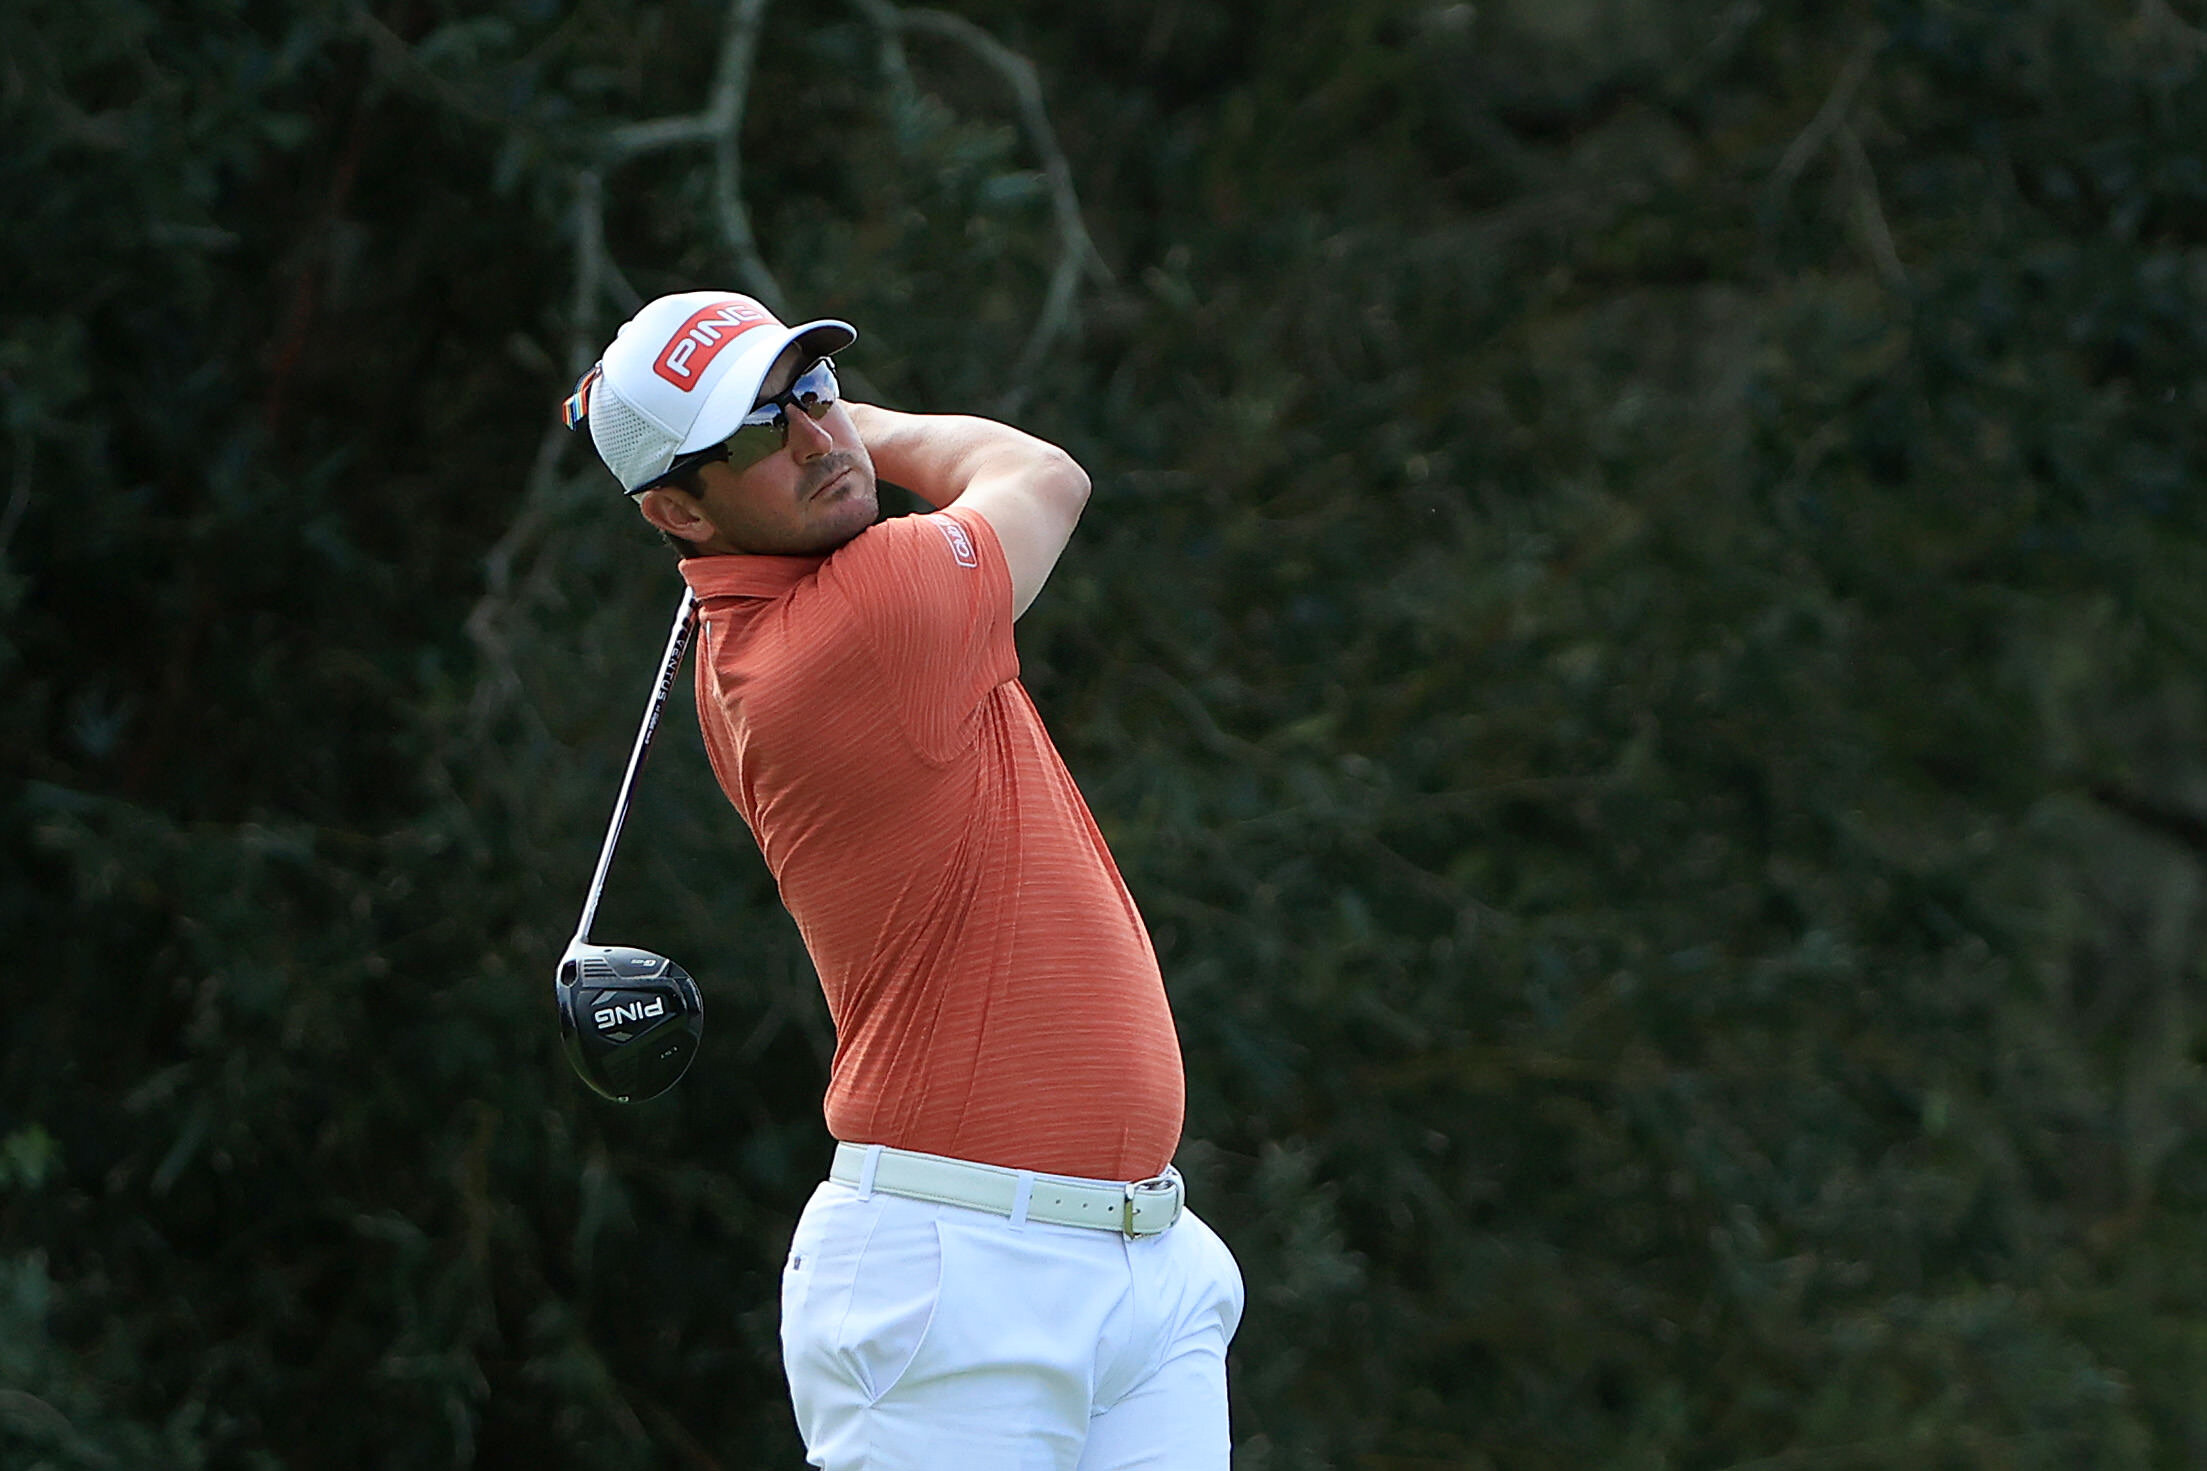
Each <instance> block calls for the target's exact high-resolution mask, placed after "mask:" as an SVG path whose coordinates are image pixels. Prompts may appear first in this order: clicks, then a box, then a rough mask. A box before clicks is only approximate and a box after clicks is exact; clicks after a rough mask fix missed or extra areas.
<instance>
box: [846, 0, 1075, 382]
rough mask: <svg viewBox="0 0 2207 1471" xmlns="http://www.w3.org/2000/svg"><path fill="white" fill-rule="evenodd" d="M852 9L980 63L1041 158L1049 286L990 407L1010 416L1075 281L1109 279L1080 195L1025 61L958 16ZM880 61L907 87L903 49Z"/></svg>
mask: <svg viewBox="0 0 2207 1471" xmlns="http://www.w3.org/2000/svg"><path fill="white" fill-rule="evenodd" d="M853 3H855V4H856V5H857V6H858V8H859V10H860V11H862V12H864V14H865V15H866V17H867V19H869V20H871V21H872V22H873V23H874V24H875V25H876V26H878V27H880V28H881V30H882V32H883V34H884V35H885V36H893V35H894V34H895V33H896V32H898V31H905V30H909V31H921V32H925V33H927V34H929V35H933V36H937V37H940V38H942V39H944V40H947V41H952V42H955V43H956V44H958V45H960V46H963V47H964V48H965V49H966V50H968V51H970V52H972V53H973V54H974V55H975V56H976V57H978V58H980V60H981V61H983V62H984V63H986V64H987V65H988V66H989V67H991V68H992V69H993V70H994V71H995V72H996V73H997V75H999V76H1001V77H1002V78H1003V79H1004V81H1005V83H1006V85H1008V86H1009V87H1010V88H1011V92H1012V96H1013V98H1014V99H1015V100H1016V101H1017V103H1018V104H1019V118H1020V122H1021V124H1022V125H1023V126H1024V128H1025V130H1026V133H1027V137H1028V140H1029V141H1030V142H1031V143H1033V145H1034V149H1035V152H1036V153H1037V154H1039V155H1041V158H1042V176H1043V178H1044V180H1045V181H1046V182H1047V183H1048V185H1049V189H1050V209H1051V214H1052V217H1053V219H1054V221H1055V223H1056V226H1057V235H1058V257H1057V263H1056V265H1055V266H1054V267H1052V269H1051V271H1050V284H1049V286H1048V288H1047V289H1045V291H1044V292H1043V297H1042V308H1041V310H1040V311H1039V312H1038V313H1037V314H1036V317H1035V324H1034V327H1033V328H1032V329H1031V330H1030V331H1029V332H1028V334H1027V342H1026V345H1025V346H1024V347H1022V348H1021V349H1020V352H1019V357H1018V360H1017V361H1016V362H1014V363H1013V365H1012V371H1011V387H1009V388H1008V389H1006V390H1005V393H1004V396H1003V398H1002V399H1001V400H1000V401H999V403H998V405H997V411H998V412H999V413H1012V412H1015V411H1016V410H1017V409H1018V407H1019V405H1020V404H1021V403H1022V402H1024V401H1025V399H1026V396H1027V394H1028V392H1029V391H1030V390H1031V388H1032V385H1033V383H1034V375H1035V370H1036V369H1037V368H1039V367H1041V365H1042V360H1043V358H1044V357H1045V356H1047V355H1048V353H1049V351H1050V348H1051V346H1052V345H1053V344H1055V343H1056V341H1057V340H1058V338H1059V337H1061V336H1063V335H1064V333H1065V332H1066V330H1067V329H1068V328H1069V327H1071V326H1072V320H1073V304H1074V299H1075V296H1076V293H1077V292H1078V291H1079V289H1080V282H1081V277H1082V275H1083V274H1084V273H1085V274H1088V275H1090V276H1092V277H1094V278H1095V279H1096V280H1098V281H1100V282H1108V281H1109V280H1110V279H1111V268H1110V267H1109V266H1107V265H1106V264H1105V263H1104V258H1103V254H1102V252H1101V251H1099V250H1097V249H1096V242H1095V239H1094V237H1093V236H1091V235H1090V234H1089V233H1088V223H1087V220H1086V218H1085V217H1084V216H1083V215H1082V213H1081V204H1080V195H1079V193H1078V192H1077V191H1076V190H1075V189H1074V188H1073V170H1072V166H1071V165H1070V164H1068V163H1067V162H1066V160H1065V151H1064V150H1063V149H1062V148H1060V147H1059V146H1058V141H1057V133H1056V130H1055V129H1053V128H1052V127H1051V126H1050V112H1049V109H1048V107H1046V106H1045V105H1044V103H1043V99H1042V82H1041V79H1040V77H1039V75H1038V74H1037V73H1036V71H1035V67H1034V63H1033V62H1031V61H1029V60H1028V59H1027V58H1026V57H1024V56H1022V55H1020V54H1019V53H1018V52H1016V51H1014V50H1012V49H1011V48H1010V47H1009V46H1006V45H1005V44H1004V43H1003V42H1001V41H999V40H997V39H996V37H994V36H992V35H990V34H989V33H988V32H987V31H985V30H983V29H982V28H981V27H979V26H977V25H975V24H974V23H973V22H972V21H970V20H967V19H965V17H963V16H958V15H952V14H950V13H949V12H947V11H942V10H921V9H900V8H899V7H897V6H896V5H894V4H891V3H890V0H853ZM883 55H884V58H885V64H887V65H888V66H889V67H890V68H891V75H892V78H893V79H896V80H900V81H902V82H903V84H904V85H905V86H906V87H909V86H910V74H909V72H907V71H906V70H905V69H904V52H903V48H902V47H901V46H898V47H896V48H895V49H894V50H893V51H892V50H891V49H890V48H889V46H888V45H887V43H886V42H885V43H884V47H883Z"/></svg>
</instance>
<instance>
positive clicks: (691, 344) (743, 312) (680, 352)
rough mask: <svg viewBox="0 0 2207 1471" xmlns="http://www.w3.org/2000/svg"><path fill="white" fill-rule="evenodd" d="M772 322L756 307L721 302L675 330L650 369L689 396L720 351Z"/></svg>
mask: <svg viewBox="0 0 2207 1471" xmlns="http://www.w3.org/2000/svg"><path fill="white" fill-rule="evenodd" d="M773 320H774V319H773V318H772V317H771V316H769V315H767V313H766V312H765V311H764V310H763V309H762V308H759V307H756V306H753V305H751V304H750V303H749V302H743V301H724V302H722V303H720V304H719V305H718V306H709V307H706V308H705V309H704V310H703V311H701V312H698V313H697V314H696V315H695V316H692V317H691V318H690V319H689V320H688V321H687V322H684V323H683V324H682V325H681V326H680V327H679V328H677V329H676V331H675V334H674V335H673V336H672V337H670V338H668V339H667V345H666V346H665V347H663V348H661V349H659V360H658V361H657V362H655V363H653V364H652V365H651V370H652V371H653V372H654V373H657V374H658V375H659V376H660V377H662V378H664V379H666V380H667V381H668V382H669V383H672V384H673V385H674V386H675V387H677V388H679V389H681V390H682V391H683V392H684V393H688V392H689V391H690V390H691V389H693V388H695V387H697V385H698V383H699V382H700V381H701V380H702V379H703V378H704V376H705V370H706V369H707V368H709V367H711V366H712V365H713V359H714V358H717V357H719V356H720V350H721V349H722V348H724V347H726V346H727V345H728V344H729V343H731V342H734V341H735V340H736V339H737V338H738V337H741V336H742V335H743V334H744V333H746V332H748V331H750V330H751V329H752V328H753V327H763V326H765V325H766V324H767V323H769V322H772V321H773Z"/></svg>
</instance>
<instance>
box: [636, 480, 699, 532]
mask: <svg viewBox="0 0 2207 1471" xmlns="http://www.w3.org/2000/svg"><path fill="white" fill-rule="evenodd" d="M636 509H637V510H639V511H641V512H643V514H644V519H645V520H646V521H649V522H650V523H651V524H652V525H654V526H656V527H658V528H659V529H660V530H661V531H664V532H665V533H667V535H669V536H678V537H680V538H681V539H682V540H684V541H694V542H697V543H699V544H701V545H702V544H703V543H705V542H708V541H711V540H712V539H713V533H714V530H715V528H714V526H713V523H712V522H711V521H710V520H709V519H707V517H706V515H705V508H704V507H703V506H701V505H699V504H698V501H697V497H696V496H693V495H690V494H688V493H686V492H684V491H679V490H676V489H674V488H673V487H671V486H665V485H662V486H656V487H654V488H653V489H651V490H647V491H645V492H644V493H643V494H642V495H640V496H638V497H636Z"/></svg>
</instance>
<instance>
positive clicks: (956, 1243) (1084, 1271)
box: [568, 292, 1242, 1471]
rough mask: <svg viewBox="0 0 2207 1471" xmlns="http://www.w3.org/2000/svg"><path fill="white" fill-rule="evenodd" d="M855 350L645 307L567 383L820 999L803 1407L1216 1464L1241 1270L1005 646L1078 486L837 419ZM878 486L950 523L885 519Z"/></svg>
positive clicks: (865, 1449)
mask: <svg viewBox="0 0 2207 1471" xmlns="http://www.w3.org/2000/svg"><path fill="white" fill-rule="evenodd" d="M856 337H857V333H856V332H855V331H853V330H852V329H851V328H850V327H849V326H848V325H846V324H845V323H842V322H835V321H816V322H809V323H806V324H805V325H803V326H800V327H796V328H790V327H785V326H783V325H782V324H781V323H780V322H778V321H776V320H775V319H774V318H773V316H772V315H771V314H769V313H768V312H767V311H766V310H765V308H763V307H762V306H760V305H759V304H758V303H757V302H755V301H752V300H750V299H749V298H747V297H742V296H734V295H729V294H726V293H720V292H692V293H687V294H684V295H678V296H667V297H661V298H660V299H659V300H657V301H654V302H651V303H650V304H648V305H647V306H645V307H644V308H643V309H642V310H641V311H639V312H638V313H637V314H636V316H635V317H634V318H633V319H631V320H630V321H629V322H628V323H627V324H626V325H625V326H623V327H622V329H621V331H620V334H619V335H618V336H617V337H616V338H615V340H614V342H613V344H612V345H611V346H610V347H608V348H607V349H606V353H605V357H604V358H603V360H602V361H600V362H599V364H598V365H597V366H596V367H594V368H593V369H592V370H591V371H590V372H589V373H588V374H587V375H585V377H584V379H583V381H582V383H581V384H580V385H579V386H578V388H577V390H576V394H575V396H574V397H573V398H572V399H570V400H569V404H568V410H569V422H570V423H577V422H585V421H586V422H587V423H588V425H589V429H590V435H591V439H592V442H593V443H594V444H595V445H596V447H597V449H598V452H599V454H600V456H601V457H602V458H603V459H604V461H605V463H606V465H607V467H608V468H609V469H610V470H612V472H613V474H614V476H615V477H616V478H617V479H619V481H620V482H621V486H622V488H623V489H624V490H625V491H626V492H627V493H628V494H629V496H630V497H631V499H633V500H634V501H635V502H636V504H637V507H638V509H639V510H640V511H641V512H642V513H643V515H644V517H645V519H646V520H648V521H650V522H651V523H652V525H654V526H656V527H657V528H659V530H660V531H661V532H663V533H664V534H665V535H666V537H667V539H668V540H669V541H670V542H672V543H673V544H674V545H675V547H676V549H677V550H678V551H680V552H681V553H682V554H683V561H682V575H683V577H684V578H685V579H686V580H687V581H688V583H689V585H690V587H691V589H692V590H693V592H694V593H695V595H696V597H697V599H698V603H699V610H700V611H699V630H698V664H697V704H698V719H699V723H700V725H701V726H702V727H703V730H704V735H705V746H706V750H707V752H708V754H709V755H710V756H711V759H712V764H713V770H714V772H715V774H716V775H717V776H718V777H719V779H720V784H721V787H722V789H723V790H724V791H726V793H727V794H728V799H729V801H730V802H732V803H733V804H734V805H735V807H736V809H737V811H739V812H740V813H741V814H742V815H743V819H744V821H745V822H746V823H747V824H748V825H749V826H750V829H751V831H752V833H753V835H754V836H755V837H756V838H757V840H758V843H759V847H760V850H761V851H762V852H763V853H764V854H765V856H766V861H767V866H768V867H769V868H770V869H771V870H772V871H773V874H774V878H775V880H776V882H777V883H778V884H779V885H780V889H781V895H782V899H783V902H784V903H785V904H787V905H788V907H789V910H790V913H791V914H792V915H794V916H795V918H796V920H797V924H798V928H799V930H800V931H801V932H802V934H803V936H804V941H805V946H806V949H807V950H808V951H809V952H810V954H811V956H812V960H813V964H814V966H815V967H816V968H817V969H818V971H819V974H820V982H821V986H822V988H823V989H824V990H825V992H826V994H827V1001H828V1008H829V1011H830V1013H831V1014H832V1015H833V1017H834V1020H835V1029H836V1050H835V1061H834V1067H833V1075H832V1077H831V1079H830V1081H829V1085H828V1093H827V1123H828V1128H829V1131H830V1132H831V1133H833V1134H834V1135H835V1137H836V1139H837V1140H838V1141H839V1142H838V1144H837V1146H836V1150H835V1157H834V1164H833V1167H832V1168H831V1170H830V1172H829V1178H828V1179H827V1181H826V1182H824V1183H823V1184H822V1185H821V1186H820V1187H819V1189H818V1190H817V1191H816V1192H815V1193H814V1195H813V1197H812V1199H811V1201H810V1203H809V1204H807V1206H806V1207H805V1211H804V1214H803V1216H802V1218H801V1219H800V1220H799V1222H798V1225H797V1231H796V1236H795V1239H794V1240H793V1241H792V1243H791V1247H790V1255H789V1261H788V1265H787V1266H786V1268H785V1269H784V1271H783V1276H782V1348H783V1363H784V1365H785V1367H786V1369H787V1371H788V1374H789V1385H790V1394H791V1397H792V1399H793V1400H794V1402H795V1405H796V1411H797V1423H798V1427H799V1429H800V1431H801V1432H802V1434H803V1436H804V1440H805V1445H806V1448H807V1451H808V1454H809V1459H810V1460H811V1462H812V1464H814V1465H816V1466H821V1467H825V1468H829V1471H843V1468H859V1467H865V1468H882V1471H886V1468H923V1467H924V1468H943V1471H953V1468H955V1471H992V1468H998V1467H1001V1468H1005V1471H1012V1468H1020V1471H1025V1468H1031V1467H1051V1468H1065V1471H1072V1468H1076V1467H1078V1468H1081V1471H1105V1468H1134V1467H1143V1468H1183V1467H1185V1468H1218V1471H1223V1468H1224V1467H1225V1466H1226V1464H1227V1451H1228V1437H1227V1417H1226V1368H1225V1365H1226V1345H1227V1343H1228V1341H1229V1340H1230V1339H1231V1338H1232V1337H1233V1333H1234V1329H1235V1326H1236V1325H1237V1323H1238V1322H1239V1321H1240V1317H1241V1309H1242V1284H1241V1277H1240V1273H1239V1272H1238V1270H1237V1269H1236V1268H1235V1265H1234V1261H1233V1257H1232V1255H1231V1254H1230V1253H1229V1252H1228V1251H1227V1249H1226V1247H1225V1245H1224V1244H1223V1243H1222V1242H1221V1241H1220V1240H1219V1239H1218V1237H1217V1236H1216V1235H1215V1234H1213V1233H1212V1231H1211V1230H1210V1228H1209V1227H1207V1226H1206V1225H1204V1224H1203V1222H1202V1221H1200V1220H1198V1219H1197V1218H1196V1217H1195V1216H1194V1215H1193V1214H1192V1213H1189V1212H1186V1211H1184V1210H1183V1209H1182V1204H1181V1182H1180V1178H1179V1176H1178V1174H1177V1173H1175V1172H1174V1171H1173V1170H1172V1168H1171V1165H1170V1160H1171V1157H1172V1153H1173V1151H1174V1149H1175V1148H1176V1147H1177V1145H1178V1143H1179V1139H1180V1128H1181V1115H1182V1078H1181V1064H1180V1048H1179V1042H1178V1039H1177V1037H1176V1035H1175V1033H1174V1030H1173V1023H1172V1017H1171V1014H1170V1012H1169V1011H1168V1010H1167V1007H1166V1002H1165V992H1164V985H1163V982H1162V980H1161V978H1160V976H1159V974H1158V968H1157V959H1156V956H1155V954H1154V953H1153V952H1152V950H1151V948H1150V943H1149V937H1148V934H1147V932H1146V931H1145V930H1144V928H1143V925H1142V919H1141V915H1140V914H1139V913H1138V912H1137V911H1136V909H1135V905H1134V901H1133V898H1132V897H1131V896H1130V895H1129V894H1128V892H1127V889H1126V885H1125V883H1124V882H1123V881H1122V880H1121V878H1120V876H1119V872H1118V868H1117V866H1116V865H1115V864H1114V863H1113V862H1112V859H1111V854H1110V852H1109V851H1108V850H1107V849H1106V848H1105V846H1104V841H1103V838H1102V835H1101V834H1100V833H1099V832H1098V831H1097V829H1096V825H1095V822H1094V820H1093V818H1091V817H1090V815H1089V812H1088V807H1087V804H1086V803H1085V802H1084V801H1083V800H1082V799H1081V795H1080V792H1079V791H1078V790H1077V789H1076V788H1075V786H1074V784H1073V781H1072V778H1071V776H1070V775H1068V773H1067V772H1066V769H1065V765H1064V763H1063V761H1061V760H1060V759H1059V757H1058V754H1057V751H1056V748H1055V747H1054V746H1052V744H1051V742H1050V738H1049V736H1048V734H1047V733H1046V732H1045V731H1044V729H1043V727H1042V722H1041V719H1040V717H1039V716H1038V715H1037V714H1036V711H1035V708H1034V705H1033V703H1032V702H1031V701H1030V700H1029V699H1028V698H1027V694H1026V691H1025V690H1024V689H1022V688H1021V686H1020V684H1019V681H1018V671H1019V661H1018V655H1017V653H1016V651H1015V649H1014V647H1013V642H1012V621H1013V620H1014V619H1015V618H1017V617H1018V616H1019V615H1020V614H1021V613H1023V612H1024V611H1025V610H1026V609H1027V607H1028V605H1029V604H1030V603H1032V602H1033V601H1034V599H1035V596H1036V594H1037V593H1039V592H1040V591H1041V590H1042V585H1043V583H1044V581H1045V580H1046V579H1047V578H1048V577H1049V575H1050V569H1051V568H1052V567H1053V566H1054V565H1055V564H1056V562H1057V559H1058V556H1059V554H1060V553H1061V552H1062V551H1063V550H1064V548H1065V543H1066V540H1067V538H1068V537H1069V536H1070V535H1071V534H1072V530H1073V526H1074V523H1075V522H1076V521H1078V520H1079V518H1080V513H1081V508H1082V506H1083V505H1084V504H1085V502H1086V500H1087V497H1088V477H1087V476H1086V475H1085V474H1084V473H1083V472H1082V470H1081V468H1080V467H1079V466H1078V465H1077V464H1075V463H1074V462H1073V461H1072V459H1071V458H1070V457H1068V456H1067V455H1066V454H1065V453H1064V452H1063V451H1061V450H1059V449H1057V448H1055V447H1054V446H1051V445H1049V444H1045V443H1043V442H1042V441H1040V440H1038V439H1035V438H1033V437H1031V436H1029V435H1027V434H1023V433H1021V432H1020V431H1018V430H1016V429H1012V428H1010V427H1008V426H1006V425H1002V424H996V423H992V422H990V421H988V420H985V419H977V418H967V417H960V416H939V415H917V414H903V413H895V412H891V411H889V410H886V409H880V408H874V407H871V406H868V405H864V404H855V403H849V402H845V401H843V400H842V399H841V398H840V397H839V395H838V392H837V386H836V380H835V373H834V368H833V365H832V363H831V362H830V361H829V360H828V355H829V354H831V353H834V352H838V351H840V350H842V349H843V348H846V347H848V346H849V345H850V344H851V343H852V342H853V341H855V340H856ZM877 473H878V474H879V475H881V476H884V477H886V478H887V479H888V480H890V481H891V482H893V483H895V484H897V485H901V486H904V487H906V488H907V489H909V490H911V491H912V492H913V493H915V494H916V495H917V496H919V497H920V498H921V499H922V500H924V501H926V502H927V503H928V504H930V505H932V506H934V507H936V510H935V511H934V512H933V513H932V514H927V515H916V516H901V517H894V518H891V519H889V520H886V521H880V522H878V523H877V521H876V515H877V508H876V475H877Z"/></svg>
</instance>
